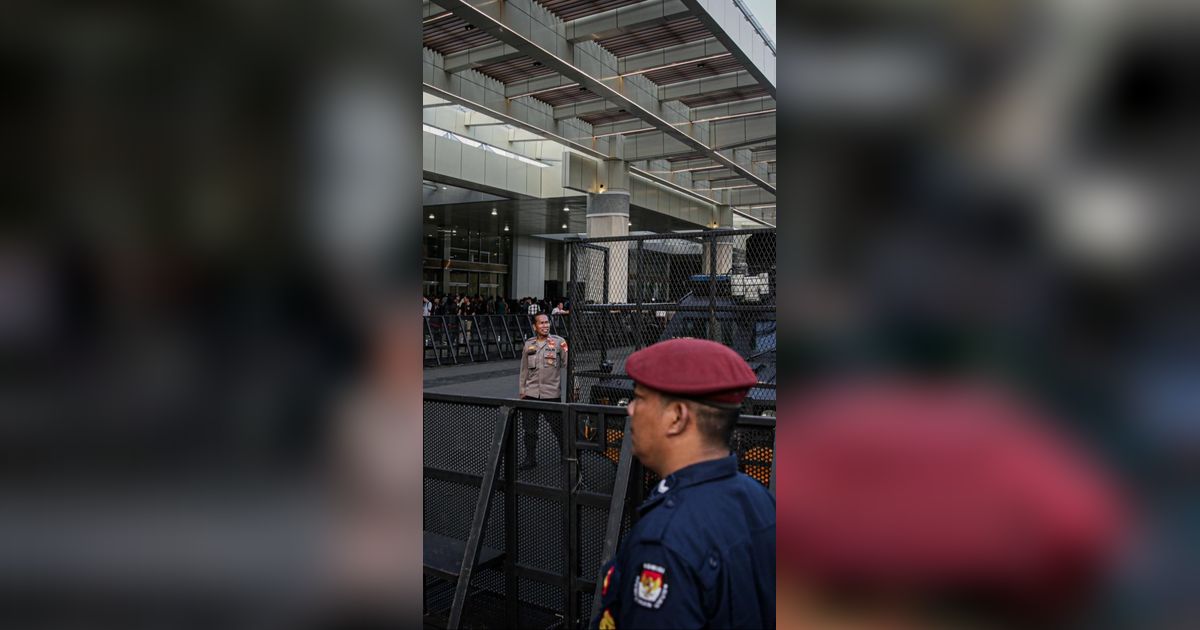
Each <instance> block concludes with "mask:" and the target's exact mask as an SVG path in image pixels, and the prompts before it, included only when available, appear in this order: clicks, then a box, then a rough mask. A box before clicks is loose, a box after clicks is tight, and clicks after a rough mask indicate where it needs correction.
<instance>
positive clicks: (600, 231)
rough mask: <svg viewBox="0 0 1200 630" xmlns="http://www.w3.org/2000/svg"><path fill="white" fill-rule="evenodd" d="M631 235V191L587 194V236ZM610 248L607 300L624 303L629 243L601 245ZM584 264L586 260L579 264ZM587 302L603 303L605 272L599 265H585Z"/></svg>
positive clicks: (625, 298) (627, 276) (627, 284)
mask: <svg viewBox="0 0 1200 630" xmlns="http://www.w3.org/2000/svg"><path fill="white" fill-rule="evenodd" d="M628 234H629V191H628V190H608V191H605V192H602V193H588V200H587V235H588V237H593V238H595V237H602V236H627V235H628ZM598 245H601V246H603V247H605V248H606V249H608V258H609V261H608V301H609V302H625V301H626V300H627V297H626V296H627V294H628V287H629V243H627V242H618V243H598ZM579 264H580V265H584V261H582V260H581V261H579ZM584 272H586V273H587V276H586V280H585V281H586V282H587V299H589V300H595V301H596V302H601V301H603V300H604V270H603V268H602V267H601V266H600V265H586V269H582V268H581V275H583V273H584Z"/></svg>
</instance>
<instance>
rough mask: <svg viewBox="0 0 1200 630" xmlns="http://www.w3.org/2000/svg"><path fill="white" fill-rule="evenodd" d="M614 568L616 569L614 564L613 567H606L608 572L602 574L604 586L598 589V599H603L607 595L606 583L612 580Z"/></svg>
mask: <svg viewBox="0 0 1200 630" xmlns="http://www.w3.org/2000/svg"><path fill="white" fill-rule="evenodd" d="M616 568H617V565H615V564H614V565H612V566H610V567H608V571H605V572H604V584H603V585H602V586H601V587H600V597H604V596H605V595H608V581H609V580H610V579H612V574H613V569H616Z"/></svg>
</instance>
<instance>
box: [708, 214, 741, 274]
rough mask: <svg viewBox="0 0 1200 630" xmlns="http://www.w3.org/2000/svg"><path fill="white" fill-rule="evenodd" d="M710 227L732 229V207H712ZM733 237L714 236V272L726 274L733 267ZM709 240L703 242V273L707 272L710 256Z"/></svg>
mask: <svg viewBox="0 0 1200 630" xmlns="http://www.w3.org/2000/svg"><path fill="white" fill-rule="evenodd" d="M709 225H710V227H715V228H717V229H721V230H731V229H733V208H731V207H730V206H726V205H718V206H716V208H714V209H713V220H712V223H711V224H709ZM733 239H734V237H732V236H718V237H716V246H717V255H716V267H717V269H716V273H717V274H718V275H720V274H727V273H729V272H730V270H732V268H733ZM708 250H709V242H707V241H706V242H705V243H704V258H703V260H702V263H701V264H702V265H703V268H704V273H708V265H709V261H710V260H711V258H710V257H709V253H708Z"/></svg>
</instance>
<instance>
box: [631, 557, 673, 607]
mask: <svg viewBox="0 0 1200 630" xmlns="http://www.w3.org/2000/svg"><path fill="white" fill-rule="evenodd" d="M666 571H667V570H666V569H664V568H663V567H660V566H658V565H656V564H650V563H649V562H647V563H645V564H643V565H642V572H641V573H640V574H639V575H638V579H637V581H635V582H634V583H633V601H635V602H637V603H638V604H640V605H642V606H645V607H646V608H658V607H660V606H662V604H663V602H664V601H666V599H667V581H666V575H665V574H666Z"/></svg>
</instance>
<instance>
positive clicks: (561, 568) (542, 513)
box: [423, 394, 775, 629]
mask: <svg viewBox="0 0 1200 630" xmlns="http://www.w3.org/2000/svg"><path fill="white" fill-rule="evenodd" d="M626 421H627V417H626V413H625V409H624V408H622V407H613V406H601V405H584V404H564V403H551V402H543V401H526V400H515V399H491V398H475V397H465V396H453V395H445V394H425V397H424V438H423V439H424V444H423V449H424V455H423V460H424V462H423V463H424V476H423V488H424V496H423V513H424V517H423V521H424V530H425V558H426V562H425V582H424V584H425V589H424V612H425V620H426V625H427V626H436V627H447V626H448V627H453V626H454V625H455V624H454V621H453V620H459V627H463V628H516V627H519V628H547V629H550V628H554V629H559V628H561V629H567V628H570V629H574V628H579V627H582V626H584V625H585V624H586V623H587V621H588V620H589V619H590V618H591V616H592V614H593V609H592V605H593V602H594V595H595V592H596V586H597V579H598V573H599V569H600V566H601V565H602V564H603V563H604V561H605V560H607V558H608V557H610V556H611V555H612V554H613V552H614V550H615V549H616V546H617V544H618V541H619V540H620V539H621V538H623V537H624V536H625V534H627V533H628V531H629V529H630V528H631V527H632V526H633V523H634V517H635V513H636V509H635V508H636V506H637V504H638V503H639V502H640V501H641V499H642V497H643V496H644V495H645V494H646V492H647V491H648V489H649V488H650V486H651V485H652V484H653V483H657V479H655V478H654V477H653V475H651V474H647V473H646V472H644V471H643V470H642V468H641V466H640V465H638V463H637V461H636V460H635V458H634V457H633V455H632V452H631V449H630V445H629V444H628V443H627V442H626V435H627V424H626ZM774 428H775V421H774V418H762V417H746V416H744V417H742V418H740V419H739V423H738V426H737V428H736V429H735V431H734V438H733V449H734V452H735V453H737V455H738V457H739V460H740V462H741V467H742V470H743V471H745V472H747V474H750V475H751V476H753V477H754V478H755V479H758V480H759V481H760V482H763V483H764V484H769V483H770V480H771V479H772V478H773V475H772V473H771V471H772V470H773V464H774ZM533 436H536V438H534V439H531V438H533ZM560 436H561V437H560ZM531 443H532V444H533V445H534V446H533V449H534V451H535V453H534V454H535V455H536V460H537V462H538V465H537V466H535V467H533V468H531V469H527V470H523V469H519V468H518V466H517V464H516V462H517V461H518V459H520V456H521V455H522V454H524V453H526V449H527V448H528V447H529V445H530V444H531ZM493 463H494V469H489V468H490V466H491V465H492V464H493ZM510 480H513V481H514V483H510ZM633 480H641V482H642V483H636V482H634V481H633ZM648 484H649V485H648ZM488 487H490V488H491V493H490V498H488V500H487V501H486V509H484V510H482V511H481V510H480V507H483V506H482V503H481V502H480V501H479V496H480V492H481V488H488ZM485 496H487V495H486V494H485ZM473 542H474V543H475V547H476V548H474V549H473V548H472V543H473ZM472 552H473V553H472ZM438 554H442V555H443V556H445V555H447V554H449V555H450V556H452V557H451V558H450V560H452V561H454V562H461V560H462V558H463V557H464V554H465V555H466V557H467V558H469V559H470V560H468V561H467V562H464V563H462V564H461V566H462V567H463V568H464V569H466V568H468V565H470V567H469V568H470V569H471V570H469V571H466V570H463V571H459V570H458V569H457V568H454V569H445V568H441V567H440V566H439V565H446V564H453V562H448V561H441V562H439V560H438V559H437V557H436V556H437V555H438ZM454 554H457V556H454ZM443 560H444V558H443ZM460 577H461V580H460V579H459V578H460ZM460 581H464V582H465V585H464V586H462V588H463V589H464V594H465V597H463V598H462V603H461V604H460V606H461V609H460V610H459V611H457V615H456V614H455V611H454V610H453V609H454V606H455V601H456V600H455V596H456V589H457V588H459V586H460V585H459V582H460Z"/></svg>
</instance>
